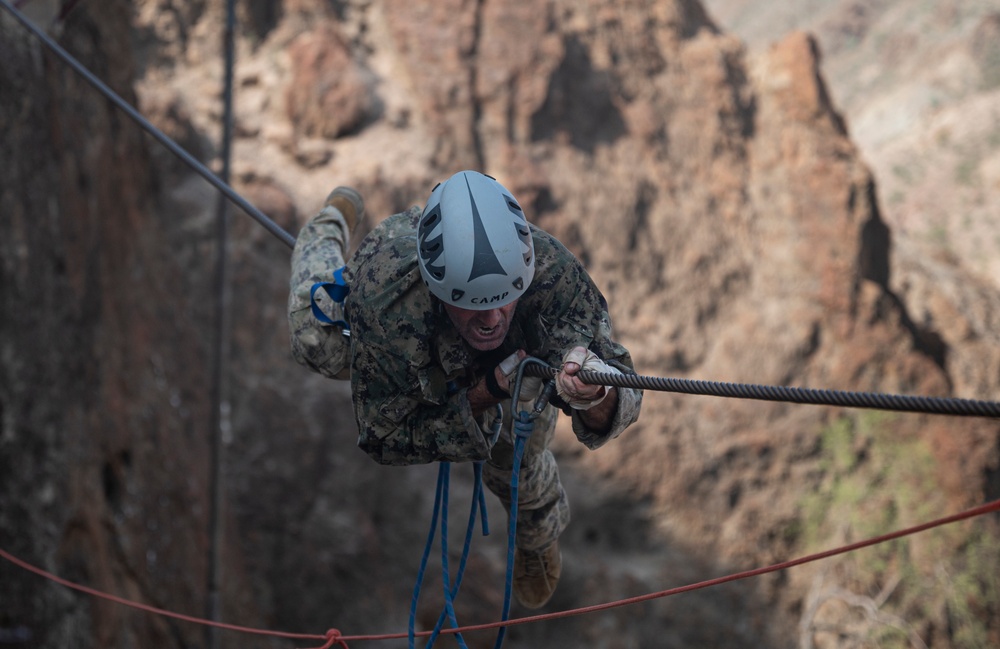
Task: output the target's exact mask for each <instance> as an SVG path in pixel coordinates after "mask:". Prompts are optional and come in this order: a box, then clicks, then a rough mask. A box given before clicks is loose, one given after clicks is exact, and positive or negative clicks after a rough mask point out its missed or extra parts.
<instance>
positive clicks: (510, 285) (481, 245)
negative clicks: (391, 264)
mask: <svg viewBox="0 0 1000 649" xmlns="http://www.w3.org/2000/svg"><path fill="white" fill-rule="evenodd" d="M417 260H418V264H419V266H420V274H421V275H422V276H423V278H424V282H425V283H426V284H427V286H428V288H430V290H431V293H433V294H434V295H436V296H437V297H438V299H440V300H441V301H442V302H444V303H445V304H451V305H453V306H457V307H460V308H463V309H470V310H475V311H485V310H488V309H497V308H500V307H502V306H505V305H507V304H510V303H511V302H513V301H514V300H516V299H517V298H519V297H521V295H522V294H523V293H524V292H525V291H526V290H527V289H528V285H529V284H531V279H532V278H533V277H534V276H535V248H534V244H533V243H532V241H531V231H530V230H529V229H528V221H527V219H526V218H525V216H524V212H523V211H522V210H521V206H520V205H518V204H517V201H516V200H515V199H514V196H513V195H512V194H511V193H510V192H509V191H507V189H506V188H505V187H504V186H503V185H501V184H500V183H498V182H497V181H496V180H494V179H493V178H491V177H489V176H484V175H483V174H481V173H478V172H475V171H460V172H458V173H457V174H455V175H454V176H452V177H451V178H449V179H448V180H446V181H444V182H443V183H440V184H438V185H437V186H436V187H435V188H434V190H433V191H431V195H430V198H428V199H427V206H426V207H424V213H423V215H422V216H421V217H420V223H419V225H418V226H417Z"/></svg>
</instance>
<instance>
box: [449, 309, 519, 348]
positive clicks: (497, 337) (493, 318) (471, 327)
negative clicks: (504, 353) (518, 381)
mask: <svg viewBox="0 0 1000 649" xmlns="http://www.w3.org/2000/svg"><path fill="white" fill-rule="evenodd" d="M516 306H517V300H514V301H513V302H511V303H510V304H508V305H506V306H502V307H500V308H499V309H490V310H488V311H471V310H469V309H460V308H458V307H456V306H450V305H447V304H445V305H444V310H445V311H446V312H447V313H448V317H449V318H451V321H452V323H453V324H454V325H455V328H456V329H458V333H459V335H461V336H462V338H464V339H465V342H467V343H469V345H471V346H472V348H473V349H477V350H479V351H481V352H486V351H489V350H491V349H496V348H497V347H499V346H500V344H501V343H502V342H503V339H504V338H506V337H507V331H508V330H509V329H510V322H511V318H513V317H514V308H515V307H516Z"/></svg>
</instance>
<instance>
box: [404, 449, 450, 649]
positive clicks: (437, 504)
mask: <svg viewBox="0 0 1000 649" xmlns="http://www.w3.org/2000/svg"><path fill="white" fill-rule="evenodd" d="M445 464H446V463H445V462H442V463H441V467H440V468H439V469H438V482H437V492H436V493H435V496H434V513H433V514H431V529H430V532H429V533H428V535H427V543H426V544H425V545H424V554H423V556H422V557H421V558H420V569H419V570H417V583H416V585H414V587H413V598H412V600H411V601H410V626H409V633H408V638H409V642H410V649H414V647H415V640H416V620H417V601H418V600H419V599H420V586H421V585H422V584H423V583H424V571H425V570H427V558H428V557H429V556H430V554H431V547H432V546H433V545H434V534H435V532H437V521H438V514H439V512H440V511H441V484H442V481H443V479H444V474H445V469H444V465H445Z"/></svg>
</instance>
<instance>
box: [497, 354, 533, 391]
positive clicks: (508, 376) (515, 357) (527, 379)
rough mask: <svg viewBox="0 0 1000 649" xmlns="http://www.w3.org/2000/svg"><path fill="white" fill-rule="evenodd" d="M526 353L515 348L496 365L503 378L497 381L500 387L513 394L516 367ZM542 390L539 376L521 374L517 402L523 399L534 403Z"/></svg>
mask: <svg viewBox="0 0 1000 649" xmlns="http://www.w3.org/2000/svg"><path fill="white" fill-rule="evenodd" d="M527 356H528V354H527V352H525V351H524V350H522V349H519V350H517V351H516V352H514V353H513V354H511V355H510V356H508V357H507V358H505V359H503V360H502V361H500V364H499V365H498V366H497V367H499V368H500V373H501V374H503V377H504V380H503V381H498V382H497V383H499V384H500V386H501V387H502V388H504V389H505V390H507V392H508V393H511V394H513V392H514V383H515V382H516V381H517V368H518V367H519V366H520V364H521V361H522V360H524V359H525V358H527ZM541 392H542V377H540V376H522V377H521V392H520V394H518V403H523V402H525V401H528V402H531V403H534V402H535V399H537V398H538V395H539V394H541Z"/></svg>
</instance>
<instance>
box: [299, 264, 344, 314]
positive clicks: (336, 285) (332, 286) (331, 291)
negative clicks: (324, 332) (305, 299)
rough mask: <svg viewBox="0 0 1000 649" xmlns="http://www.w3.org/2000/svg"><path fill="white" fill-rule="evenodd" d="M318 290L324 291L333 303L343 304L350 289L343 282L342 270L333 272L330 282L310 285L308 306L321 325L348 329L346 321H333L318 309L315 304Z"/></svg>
mask: <svg viewBox="0 0 1000 649" xmlns="http://www.w3.org/2000/svg"><path fill="white" fill-rule="evenodd" d="M320 289H323V290H324V291H326V294H327V295H329V296H330V299H331V300H333V301H334V302H337V303H338V304H343V303H344V299H345V298H347V294H348V293H350V292H351V288H350V287H349V286H348V285H347V282H346V281H344V268H343V267H341V268H338V269H337V270H335V271H333V281H332V282H316V283H315V284H313V285H312V288H310V289H309V306H310V307H311V308H312V313H313V316H314V317H315V318H316V319H317V320H319V321H320V322H322V323H323V324H328V325H332V326H335V327H342V328H344V329H350V325H349V324H348V323H347V320H333V319H332V318H330V316H328V315H326V314H325V313H323V310H322V309H320V308H319V305H317V304H316V291H318V290H320Z"/></svg>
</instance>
